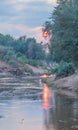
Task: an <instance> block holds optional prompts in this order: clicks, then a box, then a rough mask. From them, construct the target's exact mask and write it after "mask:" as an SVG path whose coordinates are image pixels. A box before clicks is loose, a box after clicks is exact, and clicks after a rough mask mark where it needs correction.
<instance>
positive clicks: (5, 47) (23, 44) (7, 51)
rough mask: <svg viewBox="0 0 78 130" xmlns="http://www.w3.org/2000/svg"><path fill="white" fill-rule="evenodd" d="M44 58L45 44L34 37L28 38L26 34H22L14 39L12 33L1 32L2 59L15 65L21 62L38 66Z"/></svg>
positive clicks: (0, 47)
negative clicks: (4, 33)
mask: <svg viewBox="0 0 78 130" xmlns="http://www.w3.org/2000/svg"><path fill="white" fill-rule="evenodd" d="M44 58H45V51H44V50H43V46H42V45H41V44H39V43H37V42H36V40H35V39H34V38H28V39H27V38H26V36H22V37H20V38H19V39H14V38H12V37H11V36H10V35H3V34H0V60H4V61H6V62H8V63H9V64H13V65H17V62H19V63H27V64H31V65H34V66H38V65H42V62H41V60H43V59H44ZM19 63H18V64H19Z"/></svg>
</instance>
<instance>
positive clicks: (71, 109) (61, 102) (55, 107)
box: [43, 84, 78, 130]
mask: <svg viewBox="0 0 78 130" xmlns="http://www.w3.org/2000/svg"><path fill="white" fill-rule="evenodd" d="M43 116H44V126H45V129H46V130H78V100H77V99H76V100H75V99H69V98H67V97H64V96H60V95H57V94H54V93H53V92H52V91H51V90H50V89H49V88H48V86H47V85H46V84H43Z"/></svg>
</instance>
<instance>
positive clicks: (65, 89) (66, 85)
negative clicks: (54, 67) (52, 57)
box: [47, 74, 78, 98]
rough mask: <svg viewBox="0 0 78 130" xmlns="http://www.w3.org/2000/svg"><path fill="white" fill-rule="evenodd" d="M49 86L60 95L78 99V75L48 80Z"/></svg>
mask: <svg viewBox="0 0 78 130" xmlns="http://www.w3.org/2000/svg"><path fill="white" fill-rule="evenodd" d="M47 84H48V85H49V86H50V87H52V88H53V89H54V90H56V92H57V93H58V94H61V95H64V96H68V97H69V98H78V75H77V74H74V75H71V76H68V77H65V78H60V79H56V78H54V79H53V78H48V79H47Z"/></svg>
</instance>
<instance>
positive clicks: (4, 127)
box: [0, 84, 78, 130]
mask: <svg viewBox="0 0 78 130" xmlns="http://www.w3.org/2000/svg"><path fill="white" fill-rule="evenodd" d="M44 86H46V87H47V85H46V84H44ZM44 86H43V88H44ZM46 91H48V90H47V89H46V90H44V93H43V92H42V95H43V96H42V97H43V98H42V99H41V98H40V99H39V98H37V99H36V98H35V100H34V99H32V98H29V99H28V98H25V97H24V98H11V99H10V98H9V99H5V98H0V130H78V100H77V99H70V98H67V97H63V96H60V95H57V94H55V93H54V92H53V91H52V90H49V91H48V92H49V93H48V95H47V94H45V92H46ZM46 97H48V100H47V99H45V98H46Z"/></svg>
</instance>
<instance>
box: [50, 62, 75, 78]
mask: <svg viewBox="0 0 78 130" xmlns="http://www.w3.org/2000/svg"><path fill="white" fill-rule="evenodd" d="M49 73H51V74H56V77H65V76H69V75H72V74H74V73H75V67H74V65H73V63H67V62H60V63H59V64H56V65H55V66H53V67H52V68H50V70H49Z"/></svg>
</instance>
